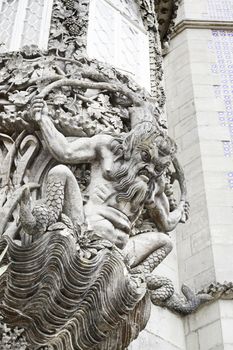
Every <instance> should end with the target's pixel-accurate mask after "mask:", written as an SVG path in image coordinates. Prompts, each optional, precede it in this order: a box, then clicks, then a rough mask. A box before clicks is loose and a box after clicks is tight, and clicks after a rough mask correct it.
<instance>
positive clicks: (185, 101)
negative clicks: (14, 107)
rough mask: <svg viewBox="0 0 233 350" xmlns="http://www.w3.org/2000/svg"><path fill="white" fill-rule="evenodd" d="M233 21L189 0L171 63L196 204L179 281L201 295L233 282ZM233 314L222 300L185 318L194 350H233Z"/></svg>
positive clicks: (182, 243)
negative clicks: (232, 28)
mask: <svg viewBox="0 0 233 350" xmlns="http://www.w3.org/2000/svg"><path fill="white" fill-rule="evenodd" d="M231 19H232V2H230V1H222V2H219V1H217V0H216V1H214V0H211V1H210V0H206V1H195V2H194V1H190V0H186V1H184V2H183V4H182V6H181V8H180V11H179V14H178V19H177V24H179V26H180V28H182V26H181V22H182V21H183V20H185V21H186V25H185V26H183V28H182V29H180V30H179V33H177V35H176V36H175V37H174V38H173V39H172V41H171V47H170V51H169V54H168V55H167V56H166V57H165V81H166V93H167V115H168V126H169V132H170V135H171V136H172V137H174V138H175V139H176V141H177V143H178V146H179V149H180V154H179V157H180V158H179V159H180V161H181V163H182V165H183V166H184V170H185V175H186V178H187V185H188V192H189V199H190V204H191V215H190V217H191V219H190V221H189V223H188V224H187V225H185V227H182V226H179V227H178V230H177V234H176V236H177V256H178V265H179V277H180V281H181V282H182V283H183V282H185V283H187V284H188V285H190V286H192V287H194V288H195V289H196V290H199V289H201V288H203V287H205V286H207V285H208V284H209V283H211V282H213V281H218V282H224V281H225V280H228V281H230V280H232V279H233V265H232V253H233V244H232V243H233V236H232V229H233V213H232V199H233V193H232V188H233V186H232V180H231V178H232V170H233V165H232V125H233V124H232V121H233V119H232V117H233V113H232V112H233V110H232V102H233V90H232V58H233V57H232V54H233V41H232V35H233V33H232V32H231V31H230V30H226V28H225V27H224V25H226V23H227V21H229V20H231ZM193 20H195V21H196V22H192V24H191V21H193ZM206 21H208V23H207V22H206ZM220 21H221V22H220ZM220 23H222V26H223V27H222V28H221V27H219V26H220ZM231 309H232V301H226V300H224V301H223V300H221V301H218V302H215V303H213V304H211V305H207V306H205V307H204V308H203V309H201V310H200V311H199V312H197V313H196V314H194V315H191V316H189V317H187V318H185V320H184V323H185V334H186V348H187V350H199V349H200V350H210V349H233V335H232V331H231V330H232V314H231V311H230V310H231Z"/></svg>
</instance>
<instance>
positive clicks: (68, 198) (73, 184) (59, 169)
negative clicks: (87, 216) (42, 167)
mask: <svg viewBox="0 0 233 350" xmlns="http://www.w3.org/2000/svg"><path fill="white" fill-rule="evenodd" d="M46 202H47V205H48V207H49V209H50V210H52V211H54V213H58V212H59V214H60V213H61V212H63V213H64V214H66V215H67V216H69V218H70V219H71V220H72V222H73V223H74V224H78V225H81V224H82V223H83V222H84V213H83V201H82V195H81V192H80V189H79V185H78V183H77V180H76V178H75V176H74V174H73V173H72V171H71V170H70V169H69V168H68V167H67V166H65V165H57V166H55V167H54V168H52V169H51V170H50V171H49V173H48V179H47V192H46ZM55 219H57V218H55Z"/></svg>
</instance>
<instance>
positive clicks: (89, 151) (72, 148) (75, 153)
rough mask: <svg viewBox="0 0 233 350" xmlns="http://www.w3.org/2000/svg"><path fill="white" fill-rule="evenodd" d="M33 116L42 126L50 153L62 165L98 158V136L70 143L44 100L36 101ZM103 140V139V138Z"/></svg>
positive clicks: (33, 106)
mask: <svg viewBox="0 0 233 350" xmlns="http://www.w3.org/2000/svg"><path fill="white" fill-rule="evenodd" d="M32 114H33V116H34V118H35V120H36V121H37V123H38V125H39V126H40V130H41V132H42V136H43V139H44V141H45V143H46V146H47V147H48V150H49V151H50V153H51V154H52V155H53V156H54V158H55V159H57V160H58V161H59V162H61V163H67V164H78V163H86V162H91V161H93V160H95V159H96V157H97V145H98V144H99V142H100V137H99V136H98V135H96V136H93V137H81V138H77V139H76V140H74V141H72V142H69V141H68V140H67V138H66V137H65V136H64V135H62V133H60V132H59V131H58V130H57V129H56V127H55V126H54V124H53V123H52V121H51V119H50V118H49V117H48V109H47V106H46V105H45V103H44V102H43V100H41V99H35V100H34V103H33V105H32ZM102 140H103V137H102Z"/></svg>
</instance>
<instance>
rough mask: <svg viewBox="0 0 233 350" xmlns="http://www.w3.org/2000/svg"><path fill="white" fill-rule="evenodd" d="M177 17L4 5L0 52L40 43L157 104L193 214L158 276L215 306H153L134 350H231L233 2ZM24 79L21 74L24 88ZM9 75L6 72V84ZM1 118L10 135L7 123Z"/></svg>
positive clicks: (88, 6)
mask: <svg viewBox="0 0 233 350" xmlns="http://www.w3.org/2000/svg"><path fill="white" fill-rule="evenodd" d="M177 9H178V2H177V1H162V0H161V1H143V0H140V1H134V0H130V1H127V0H117V1H116V0H114V1H113V0H91V1H90V3H89V1H85V0H82V1H67V2H65V1H58V0H55V1H52V0H51V1H45V0H44V1H43V0H41V1H36V2H35V1H30V0H28V1H26V0H25V1H23V0H18V1H17V0H12V1H9V0H8V1H7V0H2V1H0V18H1V21H0V43H1V47H0V50H1V52H2V53H6V52H13V51H18V50H22V51H25V50H26V51H27V50H29V49H28V48H29V47H30V45H34V50H37V49H38V48H39V49H40V50H47V49H49V50H50V51H49V52H51V53H53V54H54V52H57V53H59V55H60V56H62V57H63V58H66V59H71V57H75V58H77V59H79V57H78V56H79V55H81V54H82V55H84V56H85V55H88V57H90V58H92V59H96V60H98V61H100V62H104V63H107V64H109V65H112V66H114V67H115V69H116V70H117V71H119V72H120V73H121V74H122V75H126V76H128V77H130V79H131V78H132V79H133V80H135V82H136V83H137V84H139V85H140V86H141V87H143V88H145V90H146V91H147V93H150V94H151V96H152V97H153V98H154V99H155V101H156V104H157V105H156V108H157V113H159V123H160V126H161V127H164V128H165V127H166V124H167V126H168V133H169V135H170V136H171V137H173V138H174V139H175V140H176V142H177V144H178V155H179V159H180V162H181V164H182V166H183V168H184V172H185V177H186V180H187V188H188V199H189V202H190V207H191V209H190V219H189V221H188V222H187V223H186V224H185V225H179V226H178V227H177V228H176V230H175V232H172V233H171V234H170V236H171V240H172V242H173V251H172V252H171V253H170V254H169V256H168V257H167V258H166V259H165V260H164V261H163V262H162V263H161V265H159V267H157V268H156V271H157V272H156V273H158V274H161V275H164V276H166V277H168V278H170V279H171V280H172V281H173V283H174V285H175V288H176V290H179V289H180V287H181V285H182V284H183V283H185V284H187V285H189V286H190V287H191V288H193V289H194V290H195V291H196V292H197V291H201V290H203V291H205V292H206V293H207V294H209V295H211V296H212V297H213V300H212V301H211V303H208V304H207V305H205V306H203V307H202V308H200V309H199V310H198V311H196V312H195V313H194V314H191V315H189V316H185V317H181V316H180V315H178V314H175V313H172V312H171V311H169V310H167V309H165V308H161V307H159V306H155V305H153V306H152V313H151V317H150V320H149V322H148V324H147V326H146V329H145V330H143V331H142V332H141V333H140V334H139V337H138V338H137V339H136V340H135V341H134V342H133V343H132V344H131V345H130V346H129V349H130V350H139V349H140V350H154V349H156V350H178V349H179V350H231V349H233V334H232V329H233V308H232V299H233V285H232V281H233V263H232V254H233V235H232V228H233V213H232V198H233V196H232V190H233V163H232V156H233V30H232V23H233V1H232V0H196V1H195V2H194V1H192V0H183V1H180V2H179V9H178V11H177ZM175 17H176V19H175ZM173 27H174V31H173V29H172V28H173ZM168 42H170V43H169V46H168ZM162 54H163V58H162ZM30 55H31V53H30ZM32 56H33V55H32ZM32 58H33V57H32ZM41 69H42V70H43V69H45V68H44V67H42V68H41ZM53 69H54V68H53ZM55 71H56V74H57V73H59V74H60V73H61V72H59V71H58V70H56V69H55ZM21 73H22V74H18V75H15V79H16V78H17V79H19V86H21V84H23V83H24V80H23V79H24V78H25V75H26V74H24V72H21ZM0 74H1V72H0ZM4 74H5V75H4ZM7 74H8V72H6V71H4V69H3V70H2V79H3V80H2V81H3V82H4V81H5V80H6V79H8V77H7V78H6V75H7ZM71 74H75V73H74V72H73V71H71ZM108 74H111V72H110V71H109V73H108ZM42 75H43V72H42ZM33 78H35V77H34V76H33ZM110 78H111V76H110ZM20 79H21V80H20ZM131 84H132V83H131ZM130 88H131V89H132V91H133V90H134V86H132V85H131V87H130ZM165 95H166V103H165ZM25 96H26V95H24V97H25ZM93 96H94V95H91V94H90V96H89V97H90V98H92V97H93ZM12 98H13V97H12ZM13 101H14V100H13ZM3 103H4V99H3ZM10 109H11V108H10V107H9V106H8V110H10ZM6 111H7V108H6V110H5V112H6ZM5 112H4V113H5ZM0 118H2V119H0V120H1V122H2V125H3V121H4V123H5V124H4V125H7V127H8V128H9V130H10V131H11V130H12V129H11V128H12V124H10V123H9V120H8V119H7V118H6V117H5V115H3V114H1V116H0ZM4 118H5V119H4ZM64 119H65V117H64ZM66 122H67V120H65V122H64V123H66ZM7 123H8V124H9V126H8V124H7ZM108 123H109V121H108ZM110 123H111V121H110ZM78 127H79V126H78ZM64 130H66V132H67V134H69V129H68V127H67V129H64ZM76 131H77V130H76ZM77 132H78V131H77Z"/></svg>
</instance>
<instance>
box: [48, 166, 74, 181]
mask: <svg viewBox="0 0 233 350" xmlns="http://www.w3.org/2000/svg"><path fill="white" fill-rule="evenodd" d="M71 174H72V172H71V170H70V169H69V168H68V167H67V166H66V165H63V164H59V165H56V166H55V167H53V168H52V169H51V170H50V171H49V173H48V175H49V176H58V177H60V178H62V177H67V176H69V175H71Z"/></svg>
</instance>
